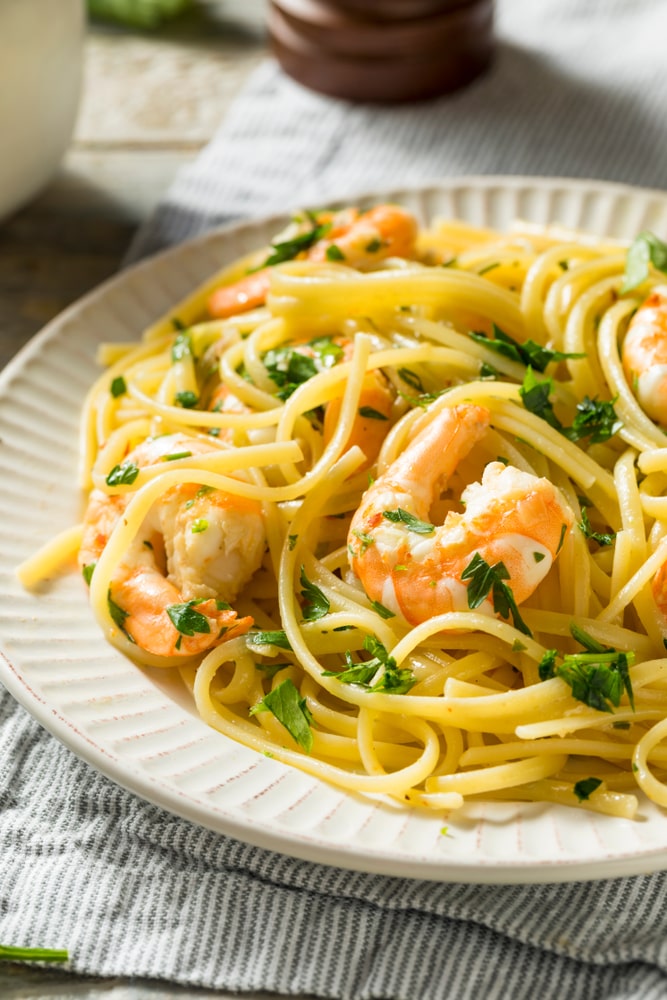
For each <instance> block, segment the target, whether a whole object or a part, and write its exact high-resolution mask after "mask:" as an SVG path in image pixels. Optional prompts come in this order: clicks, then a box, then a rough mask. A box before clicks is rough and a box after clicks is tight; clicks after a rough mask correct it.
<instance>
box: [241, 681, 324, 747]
mask: <svg viewBox="0 0 667 1000" xmlns="http://www.w3.org/2000/svg"><path fill="white" fill-rule="evenodd" d="M267 711H268V712H272V713H273V715H275V717H276V719H277V720H278V722H280V723H282V725H283V726H284V727H285V729H286V730H287V732H288V733H289V734H290V736H291V737H292V739H293V740H294V741H295V742H296V743H298V744H299V746H300V747H301V748H302V749H303V750H305V751H306V753H310V751H311V750H312V748H313V732H312V729H311V728H310V727H311V723H312V721H313V717H312V715H311V714H310V712H309V711H308V707H307V705H306V699H305V698H302V697H301V695H300V694H299V691H298V690H297V688H296V687H295V686H294V683H293V682H292V681H291V680H290V679H289V678H288V679H287V680H285V681H283V682H282V684H279V685H278V686H277V687H275V688H274V689H273V691H269V693H268V694H267V695H264V697H263V698H262V700H261V701H260V702H258V703H257V704H256V705H253V706H252V708H251V709H250V714H251V715H256V714H257V713H258V712H267Z"/></svg>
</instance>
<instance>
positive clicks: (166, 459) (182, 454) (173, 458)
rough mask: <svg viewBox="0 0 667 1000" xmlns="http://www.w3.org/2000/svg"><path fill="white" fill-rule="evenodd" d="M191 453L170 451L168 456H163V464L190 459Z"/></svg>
mask: <svg viewBox="0 0 667 1000" xmlns="http://www.w3.org/2000/svg"><path fill="white" fill-rule="evenodd" d="M191 456H192V452H191V451H172V452H171V454H170V455H163V456H162V461H163V462H177V461H178V459H179V458H191Z"/></svg>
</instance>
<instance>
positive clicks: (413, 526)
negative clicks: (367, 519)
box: [382, 507, 435, 535]
mask: <svg viewBox="0 0 667 1000" xmlns="http://www.w3.org/2000/svg"><path fill="white" fill-rule="evenodd" d="M382 516H383V517H385V518H386V519H387V520H388V521H392V522H393V523H394V524H404V525H405V527H406V528H407V529H408V531H414V532H415V534H417V535H432V534H433V532H434V531H435V527H434V526H433V525H432V524H429V523H428V521H420V520H419V518H418V517H415V515H414V514H411V513H410V512H409V511H407V510H404V509H403V508H402V507H398V508H397V509H396V510H383V511H382Z"/></svg>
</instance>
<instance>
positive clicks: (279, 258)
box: [254, 220, 331, 271]
mask: <svg viewBox="0 0 667 1000" xmlns="http://www.w3.org/2000/svg"><path fill="white" fill-rule="evenodd" d="M311 221H312V222H313V223H314V220H311ZM330 229H331V224H330V223H328V222H326V223H325V224H324V225H322V226H319V225H317V224H313V227H312V229H309V230H308V232H305V233H300V235H299V236H294V237H293V238H292V239H291V240H283V241H282V242H281V243H272V244H271V247H272V249H271V253H270V254H269V256H268V257H267V258H266V260H265V261H264V263H263V264H260V266H259V267H257V268H254V270H256V271H259V270H261V269H262V268H263V267H275V265H276V264H283V263H284V262H285V261H286V260H294V258H295V257H298V256H299V254H300V253H304V251H306V250H310V248H311V247H312V246H314V245H315V243H317V242H318V240H321V239H323V238H324V237H325V236H326V235H327V233H328V232H329V230H330Z"/></svg>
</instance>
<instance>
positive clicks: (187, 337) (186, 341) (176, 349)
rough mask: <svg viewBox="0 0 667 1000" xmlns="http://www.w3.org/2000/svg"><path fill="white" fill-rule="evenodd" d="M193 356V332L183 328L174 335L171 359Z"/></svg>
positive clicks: (181, 359) (180, 359) (178, 359)
mask: <svg viewBox="0 0 667 1000" xmlns="http://www.w3.org/2000/svg"><path fill="white" fill-rule="evenodd" d="M192 356H193V351H192V334H191V333H190V331H189V330H182V329H181V330H179V332H178V333H177V334H176V336H175V337H174V343H173V344H172V345H171V360H172V361H174V362H176V361H183V359H184V358H191V357H192Z"/></svg>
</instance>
